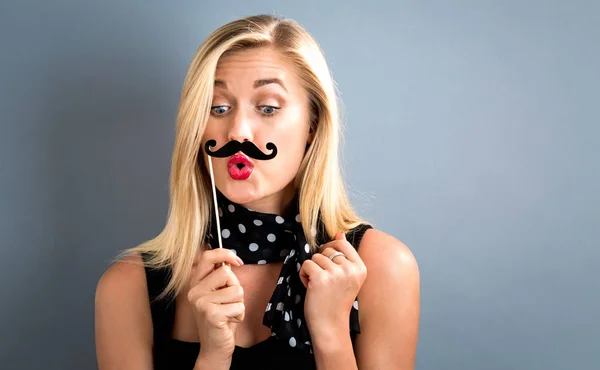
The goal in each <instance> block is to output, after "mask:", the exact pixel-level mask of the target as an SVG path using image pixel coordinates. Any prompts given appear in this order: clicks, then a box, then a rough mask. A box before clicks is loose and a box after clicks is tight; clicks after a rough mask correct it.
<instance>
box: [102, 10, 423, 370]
mask: <svg viewBox="0 0 600 370" xmlns="http://www.w3.org/2000/svg"><path fill="white" fill-rule="evenodd" d="M365 73H368V69H365ZM336 99H337V98H336V91H335V87H334V83H333V81H332V78H331V75H330V73H329V69H328V66H327V63H326V61H325V59H324V57H323V54H322V52H321V50H320V49H319V46H318V45H317V43H316V42H315V41H314V39H313V38H312V37H311V36H310V35H309V34H308V33H307V32H306V31H305V30H304V29H303V28H302V27H301V26H300V25H299V24H297V23H296V22H294V21H292V20H289V19H278V18H275V17H272V16H266V15H261V16H253V17H248V18H244V19H240V20H237V21H234V22H231V23H229V24H226V25H224V26H222V27H221V28H219V29H218V30H216V31H215V32H213V33H212V34H211V35H210V36H209V37H208V39H207V40H206V41H205V42H204V43H203V44H202V46H201V47H200V48H199V50H198V51H197V53H196V55H195V56H194V58H193V60H192V62H191V65H190V67H189V70H188V73H187V76H186V78H185V83H184V86H183V92H182V96H181V103H180V107H179V114H178V119H177V133H176V142H175V147H174V152H173V161H172V170H171V179H170V180H171V189H170V196H171V198H170V210H169V217H168V221H167V223H166V226H165V228H164V230H163V231H162V232H161V233H160V234H159V235H158V236H157V237H156V238H155V239H153V240H150V241H148V242H146V243H144V244H142V245H140V246H138V247H136V248H134V249H132V250H130V251H127V253H125V255H124V256H123V257H122V258H120V260H119V261H118V262H117V263H115V264H114V265H113V266H111V267H110V268H109V269H108V270H107V271H106V272H105V273H104V275H103V276H102V278H101V279H100V281H99V283H98V287H97V291H96V342H97V355H98V363H99V367H100V369H101V370H105V369H152V368H155V369H229V368H232V369H243V368H246V369H248V368H249V369H254V368H256V369H312V368H317V369H319V370H323V369H356V368H358V369H361V370H363V369H412V368H413V367H414V361H415V352H416V345H417V332H418V322H419V273H418V267H417V263H416V262H415V259H414V257H413V255H412V253H411V252H410V251H409V249H408V248H407V247H406V246H405V245H404V244H402V243H401V242H400V241H398V240H397V239H395V238H393V237H392V236H390V235H387V234H385V233H383V232H382V231H379V230H376V229H374V228H373V227H371V225H370V224H369V223H367V222H365V221H363V220H361V219H360V218H359V217H358V216H357V215H356V214H355V213H354V211H353V210H352V207H351V205H350V204H349V201H348V198H347V195H346V192H345V190H344V186H343V183H342V178H341V175H340V168H339V163H338V144H339V140H340V131H341V130H340V121H339V116H338V103H337V100H336ZM374 160H376V159H374ZM211 178H214V182H213V180H211ZM213 184H214V186H215V188H214V191H213V188H212V186H213ZM221 245H222V248H220V246H221ZM359 303H360V308H359Z"/></svg>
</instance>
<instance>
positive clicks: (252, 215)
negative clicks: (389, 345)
mask: <svg viewBox="0 0 600 370" xmlns="http://www.w3.org/2000/svg"><path fill="white" fill-rule="evenodd" d="M217 204H218V207H219V209H218V213H219V222H220V225H221V237H222V241H223V248H228V249H231V250H233V251H234V252H235V253H236V254H237V255H238V256H239V257H240V258H241V259H242V260H243V261H244V263H245V264H253V263H254V264H266V263H273V262H280V261H283V267H282V269H281V272H280V274H279V279H278V280H277V285H276V287H275V291H274V292H273V295H272V297H271V299H270V301H269V303H268V304H267V307H266V309H265V315H264V317H263V324H264V325H265V326H267V327H268V328H271V335H272V336H274V337H276V338H277V339H279V340H281V341H283V342H284V343H288V344H289V345H290V346H291V347H295V348H298V349H300V350H305V351H309V352H310V353H312V346H311V342H310V333H309V332H308V328H307V326H306V322H305V319H304V298H305V296H306V288H305V287H304V285H303V284H302V281H301V280H300V274H299V271H300V267H301V266H302V263H303V262H304V261H305V260H307V259H310V258H311V257H312V254H313V252H312V251H311V250H310V247H309V245H308V243H307V240H306V237H305V235H304V231H303V229H302V225H301V223H300V214H299V206H298V197H297V196H296V198H294V200H293V201H292V203H291V205H290V207H289V209H288V211H287V212H286V213H285V214H284V215H283V216H278V215H274V214H268V213H260V212H255V211H252V210H250V209H247V208H245V207H243V206H241V205H238V204H235V203H233V202H231V201H229V200H228V199H227V198H226V197H225V196H224V195H223V194H222V193H221V192H219V191H218V190H217ZM313 235H315V236H316V239H317V243H319V244H324V243H325V242H326V240H325V239H324V238H323V237H322V235H321V233H319V235H316V232H315V231H314V230H313ZM216 238H217V229H216V222H213V223H211V226H210V232H209V236H208V240H207V241H208V244H209V247H210V248H218V240H216ZM350 330H351V334H352V335H355V334H357V333H360V327H359V324H358V302H357V301H355V302H354V305H353V308H352V311H351V315H350Z"/></svg>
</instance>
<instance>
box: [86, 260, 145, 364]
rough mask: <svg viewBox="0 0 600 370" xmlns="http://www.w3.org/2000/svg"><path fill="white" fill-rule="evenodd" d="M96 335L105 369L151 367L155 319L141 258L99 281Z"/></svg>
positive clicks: (124, 262) (115, 268) (116, 265)
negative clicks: (153, 323)
mask: <svg viewBox="0 0 600 370" xmlns="http://www.w3.org/2000/svg"><path fill="white" fill-rule="evenodd" d="M95 333H96V353H97V357H98V363H99V366H100V368H101V369H102V368H113V367H115V368H116V367H119V368H121V367H124V368H131V367H130V366H133V365H135V366H139V364H147V366H151V348H152V333H153V327H152V316H151V310H150V301H149V298H148V289H147V287H146V273H145V269H144V266H143V262H142V258H141V256H140V255H130V256H128V257H125V258H123V259H121V260H119V261H117V262H116V263H114V264H113V265H112V266H110V267H109V268H108V269H107V270H106V271H105V272H104V274H102V277H101V278H100V279H99V281H98V285H97V287H96V298H95Z"/></svg>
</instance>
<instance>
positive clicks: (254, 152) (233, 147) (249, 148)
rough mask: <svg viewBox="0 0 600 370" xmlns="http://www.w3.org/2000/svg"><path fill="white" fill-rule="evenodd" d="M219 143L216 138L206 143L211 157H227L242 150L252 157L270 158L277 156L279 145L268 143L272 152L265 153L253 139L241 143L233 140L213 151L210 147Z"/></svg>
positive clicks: (207, 151) (205, 149) (205, 146)
mask: <svg viewBox="0 0 600 370" xmlns="http://www.w3.org/2000/svg"><path fill="white" fill-rule="evenodd" d="M216 145H217V141H216V140H208V141H207V142H206V144H205V145H204V151H205V152H206V154H208V155H210V156H211V157H217V158H226V157H230V156H232V155H234V154H235V153H237V152H242V153H244V154H246V155H247V156H248V157H250V158H254V159H258V160H268V159H272V158H275V156H276V155H277V147H276V146H275V144H273V143H267V149H268V150H270V151H271V153H270V154H265V153H263V152H262V151H261V150H260V149H259V148H258V147H257V146H256V145H254V143H253V142H251V141H244V142H243V143H240V142H239V141H237V140H231V141H230V142H228V143H227V144H225V145H223V146H222V147H221V148H220V149H217V150H215V151H212V150H211V149H210V148H211V147H215V146H216Z"/></svg>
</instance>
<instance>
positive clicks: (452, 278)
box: [0, 0, 600, 370]
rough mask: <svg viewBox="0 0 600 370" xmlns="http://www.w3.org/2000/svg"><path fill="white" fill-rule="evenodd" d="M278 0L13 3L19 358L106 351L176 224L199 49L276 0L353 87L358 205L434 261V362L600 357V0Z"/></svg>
mask: <svg viewBox="0 0 600 370" xmlns="http://www.w3.org/2000/svg"><path fill="white" fill-rule="evenodd" d="M273 4H275V3H273ZM273 4H269V3H267V2H260V1H252V2H250V3H246V2H243V1H239V2H233V1H223V0H220V1H214V2H201V1H173V2H167V1H164V2H160V1H147V2H141V1H115V0H113V1H101V2H99V1H95V2H94V1H81V0H80V1H59V0H57V1H53V2H43V1H38V2H33V1H16V0H13V1H6V0H4V1H2V3H1V4H0V46H1V49H0V122H1V124H2V126H1V131H0V245H1V248H0V253H1V258H0V261H1V266H0V281H2V297H3V298H2V305H1V306H0V319H1V330H0V351H1V352H0V363H1V364H2V365H0V367H2V368H3V369H39V368H46V369H88V368H94V367H95V366H96V364H95V349H94V335H93V297H94V289H95V285H96V282H97V280H98V278H99V277H100V275H101V274H102V272H103V271H104V270H105V269H106V268H107V266H108V263H109V261H110V259H111V258H113V257H114V256H115V255H116V254H117V252H118V251H120V250H122V249H124V248H128V247H131V246H134V245H136V244H137V243H140V242H142V241H144V240H146V239H149V238H151V237H153V236H154V235H156V234H157V233H158V232H159V231H160V230H161V228H162V226H163V225H164V222H165V218H166V211H167V205H168V192H167V189H168V173H169V165H170V156H171V149H172V145H173V137H174V118H175V114H176V109H177V103H178V99H179V93H180V88H181V85H182V81H183V78H184V74H185V71H186V69H187V66H188V63H189V61H190V59H191V57H192V54H193V53H194V51H195V50H196V48H197V47H198V46H199V44H200V43H201V42H202V40H203V39H204V38H205V37H206V36H207V35H208V33H209V32H210V31H211V30H213V29H214V28H216V27H218V26H219V25H221V24H223V23H225V22H227V21H229V20H232V19H234V18H237V17H240V16H245V15H249V14H254V13H263V12H267V13H273V12H276V13H279V14H282V15H285V16H288V17H291V18H295V19H297V20H298V21H300V22H301V23H302V24H303V25H305V26H306V27H307V28H308V30H309V31H310V32H311V33H312V34H313V35H314V36H315V37H316V38H317V39H318V41H319V42H320V43H321V45H322V47H323V48H324V50H325V52H326V55H327V57H328V60H329V62H330V65H331V68H332V70H333V74H334V77H335V79H336V80H337V82H338V84H339V87H340V89H341V91H342V93H343V99H344V102H345V106H346V115H347V126H348V130H347V140H346V146H345V169H346V173H347V174H348V178H349V181H350V184H351V191H352V194H353V195H352V196H353V199H354V201H355V204H356V206H357V208H358V209H359V211H360V213H361V214H362V215H363V216H364V217H366V218H368V219H370V220H372V221H373V222H375V223H376V224H377V226H378V227H379V228H380V229H383V230H384V231H387V232H388V233H391V234H393V235H394V236H396V237H398V238H399V239H401V240H402V241H404V242H405V243H406V244H407V245H408V246H409V247H411V249H412V251H413V252H414V254H415V256H416V257H417V259H418V261H419V264H420V269H421V276H422V277H421V278H422V318H421V330H420V340H419V347H418V354H417V368H418V369H461V370H462V369H490V370H491V369H598V368H600V339H598V335H599V334H600V320H599V314H598V313H599V312H600V292H599V285H600V284H599V283H598V281H599V279H598V271H599V267H600V266H599V263H598V260H599V258H600V248H598V246H599V242H598V240H600V225H599V221H600V196H599V195H598V194H599V192H598V191H599V189H600V160H599V159H600V158H599V157H600V156H599V154H600V149H599V146H598V140H599V138H600V125H599V124H600V122H599V118H600V115H599V113H598V103H599V99H598V96H599V93H598V86H599V85H600V78H599V67H598V66H599V65H600V47H599V45H600V26H599V24H600V6H599V5H598V2H594V1H587V2H585V1H569V2H566V1H565V2H559V1H527V2H525V1H495V2H491V1H436V2H434V1H428V2H422V1H421V2H417V1H391V0H390V1H371V2H370V4H369V5H367V4H366V2H348V1H345V2H339V3H337V2H334V1H319V2H298V1H285V2H277V5H273Z"/></svg>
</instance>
